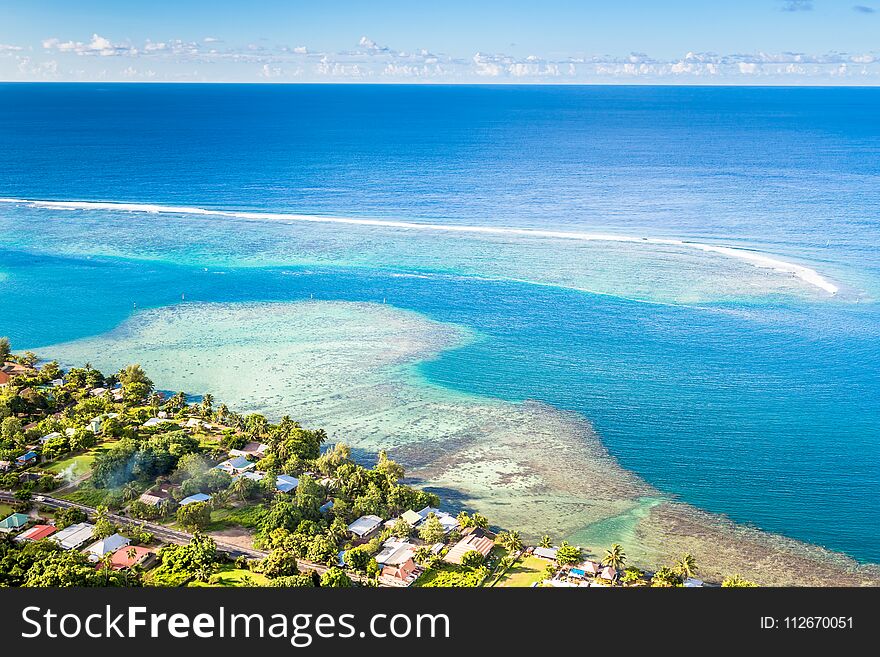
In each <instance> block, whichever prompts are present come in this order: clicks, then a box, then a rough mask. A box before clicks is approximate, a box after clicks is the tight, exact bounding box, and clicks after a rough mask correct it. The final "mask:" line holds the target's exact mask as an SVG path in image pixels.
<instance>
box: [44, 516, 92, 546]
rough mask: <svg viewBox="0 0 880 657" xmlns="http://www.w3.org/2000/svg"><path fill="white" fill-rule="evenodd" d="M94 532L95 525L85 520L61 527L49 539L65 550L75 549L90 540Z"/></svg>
mask: <svg viewBox="0 0 880 657" xmlns="http://www.w3.org/2000/svg"><path fill="white" fill-rule="evenodd" d="M94 532H95V526H94V525H92V524H89V523H87V522H81V523H78V524H76V525H71V526H70V527H66V528H65V529H62V530H61V531H60V532H58V533H57V534H55V535H54V536H53V537H52V539H51V540H53V541H55V542H56V543H58V545H60V546H61V547H62V548H63V549H65V550H75V549H77V548H78V547H81V546H82V545H83V544H84V543H85V542H86V541H89V540H91V538H92V536H93V535H94Z"/></svg>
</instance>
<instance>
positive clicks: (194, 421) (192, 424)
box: [183, 417, 202, 429]
mask: <svg viewBox="0 0 880 657" xmlns="http://www.w3.org/2000/svg"><path fill="white" fill-rule="evenodd" d="M183 426H184V427H186V428H187V429H198V428H199V427H200V426H202V421H201V420H200V419H198V418H197V417H191V418H190V419H188V420H187V421H186V424H185V425H183Z"/></svg>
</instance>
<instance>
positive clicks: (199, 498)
mask: <svg viewBox="0 0 880 657" xmlns="http://www.w3.org/2000/svg"><path fill="white" fill-rule="evenodd" d="M210 499H211V496H210V495H206V494H205V493H196V494H195V495H190V496H189V497H184V498H183V499H182V500H180V506H186V505H187V504H195V503H196V502H207V501H208V500H210Z"/></svg>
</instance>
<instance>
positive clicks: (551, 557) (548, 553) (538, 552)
mask: <svg viewBox="0 0 880 657" xmlns="http://www.w3.org/2000/svg"><path fill="white" fill-rule="evenodd" d="M558 551H559V548H555V547H548V548H545V547H536V548H535V549H534V550H533V551H532V554H533V555H534V556H536V557H540V558H541V559H547V560H548V561H556V553H557V552H558Z"/></svg>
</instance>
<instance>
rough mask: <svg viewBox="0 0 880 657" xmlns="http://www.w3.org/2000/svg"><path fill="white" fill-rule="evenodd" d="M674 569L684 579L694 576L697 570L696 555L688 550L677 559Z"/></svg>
mask: <svg viewBox="0 0 880 657" xmlns="http://www.w3.org/2000/svg"><path fill="white" fill-rule="evenodd" d="M673 569H674V570H675V572H676V573H678V574H679V575H681V577H682V578H684V579H687V578H688V577H693V576H694V575H695V574H696V572H697V560H696V559H695V558H694V555H692V554H690V553H689V552H686V553H685V554H683V555H681V556H680V557H679V558H678V559H676V560H675V564H674V566H673Z"/></svg>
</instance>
